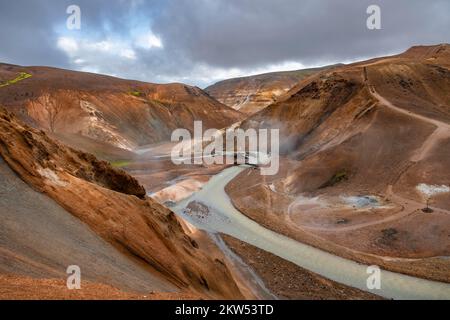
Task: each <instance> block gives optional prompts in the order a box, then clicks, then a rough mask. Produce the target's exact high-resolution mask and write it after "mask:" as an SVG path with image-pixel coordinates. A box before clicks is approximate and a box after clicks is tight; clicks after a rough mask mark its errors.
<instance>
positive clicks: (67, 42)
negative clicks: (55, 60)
mask: <svg viewBox="0 0 450 320" xmlns="http://www.w3.org/2000/svg"><path fill="white" fill-rule="evenodd" d="M57 46H58V48H59V49H61V50H63V51H64V52H66V53H67V54H68V55H73V54H75V53H76V52H77V51H78V44H77V42H76V41H75V39H73V38H68V37H60V38H59V39H58V42H57Z"/></svg>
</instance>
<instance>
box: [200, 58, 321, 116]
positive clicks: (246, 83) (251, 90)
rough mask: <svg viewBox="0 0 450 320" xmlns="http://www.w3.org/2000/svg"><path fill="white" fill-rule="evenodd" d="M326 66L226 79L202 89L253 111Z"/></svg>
mask: <svg viewBox="0 0 450 320" xmlns="http://www.w3.org/2000/svg"><path fill="white" fill-rule="evenodd" d="M327 68H328V67H324V68H313V69H304V70H296V71H283V72H272V73H266V74H260V75H255V76H249V77H242V78H235V79H227V80H223V81H220V82H218V83H216V84H214V85H212V86H209V87H208V88H206V89H205V91H206V92H208V93H209V94H210V95H211V96H213V97H214V98H216V99H217V100H219V101H220V102H222V103H224V104H226V105H227V106H230V107H232V108H234V109H236V110H239V111H241V112H243V113H245V114H253V113H256V112H258V111H261V110H262V109H264V108H265V107H267V106H269V105H270V104H272V103H274V102H275V101H276V100H277V99H278V98H279V97H280V96H282V95H283V94H284V93H286V92H287V91H289V90H290V89H291V88H292V87H293V86H294V85H296V84H297V83H298V82H299V81H301V80H302V79H304V78H306V77H308V76H310V75H312V74H314V73H317V72H319V71H321V70H324V69H327Z"/></svg>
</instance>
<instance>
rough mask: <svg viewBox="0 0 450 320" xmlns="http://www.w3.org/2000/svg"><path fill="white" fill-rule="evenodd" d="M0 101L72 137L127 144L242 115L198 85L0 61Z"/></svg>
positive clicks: (164, 137) (35, 122) (216, 124)
mask: <svg viewBox="0 0 450 320" xmlns="http://www.w3.org/2000/svg"><path fill="white" fill-rule="evenodd" d="M0 105H1V106H3V107H5V108H7V109H8V110H9V111H11V112H13V113H14V114H15V115H16V116H18V117H19V118H20V119H21V120H22V121H24V122H25V123H27V124H29V125H31V126H33V127H35V128H39V129H43V130H45V131H47V132H50V133H52V134H55V135H64V136H65V137H66V138H67V139H70V140H71V141H74V140H76V139H78V138H79V139H83V138H89V139H93V140H96V141H99V142H103V143H108V144H110V145H113V146H116V147H120V148H124V149H133V148H135V147H137V146H139V145H146V144H151V143H158V142H161V141H167V140H170V136H171V133H172V131H173V130H174V129H177V128H186V129H188V130H192V128H193V124H194V120H201V121H203V125H204V127H205V128H217V129H220V128H223V127H226V126H228V125H230V124H232V123H234V122H236V121H238V120H241V118H242V115H241V114H240V113H239V112H238V111H235V110H233V109H232V108H229V107H227V106H225V105H223V104H221V103H219V102H218V101H216V100H214V99H213V98H211V97H210V96H209V95H208V94H206V93H205V92H204V91H202V90H201V89H199V88H197V87H192V86H188V85H184V84H179V83H173V84H152V83H145V82H139V81H132V80H123V79H118V78H114V77H110V76H104V75H98V74H92V73H84V72H75V71H68V70H62V69H56V68H49V67H22V66H16V65H9V64H0ZM68 136H70V137H68Z"/></svg>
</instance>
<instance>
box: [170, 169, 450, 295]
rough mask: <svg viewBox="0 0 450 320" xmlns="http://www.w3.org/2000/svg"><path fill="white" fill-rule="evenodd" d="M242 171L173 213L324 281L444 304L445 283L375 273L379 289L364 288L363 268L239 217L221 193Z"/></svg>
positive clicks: (225, 175) (219, 178) (227, 174)
mask: <svg viewBox="0 0 450 320" xmlns="http://www.w3.org/2000/svg"><path fill="white" fill-rule="evenodd" d="M246 168H247V166H239V167H237V166H235V167H231V168H228V169H225V170H224V171H222V172H221V173H220V174H218V175H216V176H214V177H213V178H212V179H211V180H210V181H209V182H208V183H207V184H206V185H205V186H204V187H203V189H202V190H201V191H199V192H197V193H195V194H193V195H192V196H191V197H190V198H188V199H185V200H183V201H181V202H180V203H179V204H177V206H176V207H175V208H173V209H174V211H175V212H176V213H177V214H178V215H180V216H181V217H182V218H183V219H186V220H188V221H189V222H190V223H192V224H193V225H194V226H196V227H197V228H199V229H203V230H206V231H209V232H213V233H224V234H228V235H230V236H232V237H235V238H237V239H239V240H242V241H244V242H246V243H249V244H251V245H253V246H256V247H258V248H260V249H262V250H265V251H267V252H270V253H272V254H275V255H277V256H279V257H281V258H283V259H285V260H287V261H290V262H292V263H294V264H296V265H298V266H300V267H302V268H305V269H307V270H309V271H312V272H314V273H317V274H319V275H321V276H323V277H325V278H328V279H331V280H334V281H336V282H339V283H342V284H344V285H348V286H351V287H354V288H358V289H361V290H363V291H367V292H371V293H374V294H377V295H381V296H383V297H386V298H394V299H450V284H447V283H441V282H435V281H430V280H425V279H421V278H416V277H412V276H407V275H403V274H399V273H394V272H390V271H385V270H382V271H381V289H380V290H369V289H368V288H367V279H368V277H369V274H368V273H367V268H368V266H366V265H363V264H359V263H357V262H354V261H352V260H348V259H344V258H341V257H339V256H335V255H333V254H331V253H328V252H325V251H322V250H319V249H316V248H314V247H311V246H308V245H305V244H303V243H300V242H298V241H295V240H293V239H290V238H288V237H285V236H283V235H281V234H278V233H276V232H273V231H271V230H269V229H267V228H264V227H262V226H261V225H259V224H258V223H256V222H255V221H253V220H251V219H249V218H248V217H246V216H245V215H243V214H242V213H241V212H239V211H238V210H237V209H236V208H235V207H234V206H233V204H232V203H231V201H230V198H229V197H228V195H227V194H226V192H225V186H226V185H227V184H228V183H229V182H230V181H231V180H232V179H234V178H235V177H236V176H237V175H238V174H240V173H241V172H242V171H244V170H245V169H246ZM192 202H194V203H195V202H197V203H202V204H203V205H206V206H207V207H208V208H209V210H210V213H209V215H208V216H207V217H203V218H194V216H193V215H189V214H187V212H186V210H185V209H186V207H187V206H188V205H189V204H190V203H192Z"/></svg>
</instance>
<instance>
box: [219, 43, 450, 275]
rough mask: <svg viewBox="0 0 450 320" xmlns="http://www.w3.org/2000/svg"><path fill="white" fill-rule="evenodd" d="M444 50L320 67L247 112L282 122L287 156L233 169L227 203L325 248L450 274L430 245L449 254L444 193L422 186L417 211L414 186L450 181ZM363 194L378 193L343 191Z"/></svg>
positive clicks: (448, 76)
mask: <svg viewBox="0 0 450 320" xmlns="http://www.w3.org/2000/svg"><path fill="white" fill-rule="evenodd" d="M449 53H450V46H449V45H438V46H432V47H417V48H413V49H411V50H408V51H407V52H406V53H405V54H402V55H397V56H394V57H387V58H378V59H372V60H370V61H364V62H359V63H355V64H353V65H349V66H345V67H341V68H337V69H335V70H332V71H329V72H327V71H325V72H322V73H320V74H318V75H314V76H311V77H309V78H308V79H305V80H304V81H302V82H301V83H300V84H298V85H297V86H296V87H295V88H294V89H292V90H291V91H290V92H289V93H288V94H287V95H286V96H285V97H284V98H283V100H282V101H279V102H277V103H275V104H273V105H271V106H269V107H267V108H266V109H264V110H263V111H261V112H259V113H257V114H255V115H253V116H251V117H250V118H249V119H247V120H245V121H244V123H243V126H244V127H256V128H258V127H272V128H276V129H280V132H281V139H280V141H281V145H282V152H283V153H284V155H285V156H286V157H287V158H288V160H286V159H282V163H281V170H280V173H279V174H278V175H277V176H274V177H261V176H259V175H258V174H257V173H251V174H248V173H244V174H242V175H241V176H240V177H238V178H237V179H235V180H234V181H233V182H232V183H231V184H230V185H229V186H228V192H229V193H230V196H231V197H232V198H233V200H234V203H235V205H237V206H238V207H239V208H240V209H241V210H242V211H243V212H244V213H246V214H248V215H249V216H251V218H253V219H255V220H257V221H259V222H261V223H263V224H264V225H265V226H268V227H269V228H274V229H276V230H277V231H278V232H283V233H285V234H288V235H289V236H291V237H294V238H298V239H300V240H301V241H306V242H309V243H312V244H314V245H316V246H319V247H322V248H326V249H327V250H330V251H333V252H334V253H337V254H342V255H346V256H347V257H350V258H353V259H359V260H363V261H365V262H367V263H378V264H380V265H383V266H385V267H386V268H390V269H392V270H395V271H400V272H407V273H411V274H416V275H417V274H418V275H420V276H423V277H430V278H435V279H440V280H443V281H449V275H450V273H449V269H448V268H449V266H448V260H445V259H440V258H439V256H448V255H449V254H450V247H449V242H448V230H449V226H450V218H449V217H450V216H449V212H450V193H442V194H439V195H435V196H431V197H430V204H431V207H432V209H433V210H434V212H433V213H429V214H425V213H424V212H422V210H421V209H422V208H423V207H425V201H426V197H425V196H424V195H423V194H421V193H420V192H419V191H418V189H417V186H418V185H419V184H422V183H423V184H428V185H439V186H441V185H445V186H450V170H449V168H450V158H449V156H448V152H447V150H448V143H449V140H450V70H449V69H448V64H449V62H450V54H449ZM274 190H275V191H274ZM244 195H245V196H244ZM365 196H373V197H377V199H378V200H377V201H378V203H377V204H376V205H373V206H371V205H368V206H366V207H362V208H358V206H357V205H353V206H352V205H350V204H347V203H346V201H348V198H346V197H356V198H358V197H365ZM316 197H318V198H316ZM311 199H312V200H311ZM345 199H347V200H345ZM366 199H367V198H366ZM302 201H303V203H302ZM308 201H309V202H308ZM305 234H306V236H305ZM308 234H309V235H308ZM349 252H350V253H349ZM355 252H356V253H355ZM367 254H369V255H367ZM380 256H388V257H394V259H378V258H379V257H380ZM396 258H399V259H398V260H396ZM402 258H407V259H418V260H414V263H412V262H411V261H410V260H402Z"/></svg>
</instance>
